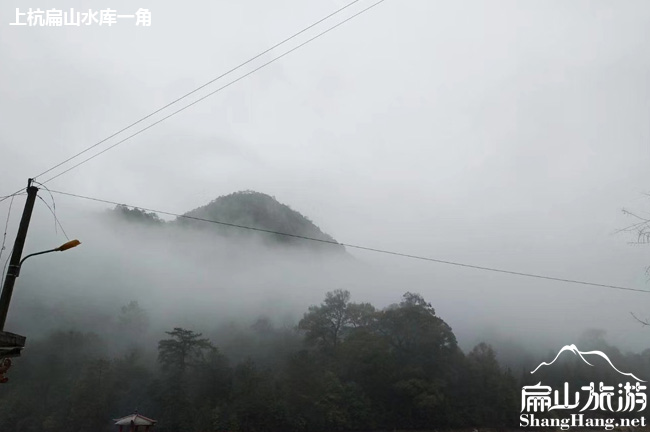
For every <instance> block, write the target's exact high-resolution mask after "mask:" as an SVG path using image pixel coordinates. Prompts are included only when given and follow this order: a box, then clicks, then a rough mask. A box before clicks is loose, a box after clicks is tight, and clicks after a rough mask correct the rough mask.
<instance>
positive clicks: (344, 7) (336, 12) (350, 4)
mask: <svg viewBox="0 0 650 432" xmlns="http://www.w3.org/2000/svg"><path fill="white" fill-rule="evenodd" d="M359 1H360V0H354V1H352V2H350V3H348V4H347V5H345V6H343V7H342V8H340V9H338V10H336V11H334V12H332V13H331V14H329V15H327V16H326V17H324V18H321V19H320V20H318V21H316V22H315V23H313V24H311V25H310V26H308V27H305V28H304V29H302V30H300V31H299V32H297V33H295V34H293V35H292V36H290V37H288V38H286V39H284V40H283V41H281V42H278V43H277V44H275V45H273V46H272V47H271V48H268V49H267V50H265V51H263V52H261V53H260V54H258V55H256V56H255V57H252V58H250V59H249V60H247V61H245V62H244V63H241V64H240V65H238V66H236V67H234V68H232V69H230V70H229V71H227V72H225V73H223V74H221V75H219V76H218V77H216V78H214V79H212V80H210V81H208V82H207V83H205V84H203V85H201V86H200V87H197V88H196V89H194V90H192V91H191V92H189V93H186V94H185V95H183V96H181V97H180V98H178V99H176V100H174V101H172V102H170V103H168V104H167V105H165V106H163V107H162V108H159V109H158V110H156V111H154V112H152V113H151V114H149V115H147V116H145V117H142V118H141V119H140V120H138V121H136V122H134V123H131V124H130V125H128V126H126V127H125V128H123V129H121V130H119V131H117V132H115V133H114V134H112V135H111V136H109V137H107V138H105V139H103V140H101V141H99V142H98V143H96V144H93V145H92V146H90V147H88V148H86V149H84V150H82V151H80V152H79V153H77V154H75V155H73V156H71V157H69V158H68V159H66V160H64V161H63V162H60V163H59V164H57V165H55V166H53V167H51V168H49V169H47V170H45V171H43V172H42V173H40V174H39V175H37V176H34V177H33V178H37V177H40V176H42V175H44V174H46V173H49V172H50V171H52V170H54V169H56V168H58V167H60V166H61V165H64V164H66V163H67V162H70V161H71V160H73V159H76V158H77V157H79V156H81V155H82V154H84V153H86V152H88V151H89V150H92V149H93V148H95V147H97V146H99V145H100V144H102V143H104V142H106V141H108V140H109V139H111V138H113V137H115V136H117V135H119V134H120V133H122V132H124V131H126V130H128V129H130V128H131V127H133V126H135V125H137V124H139V123H141V122H142V121H144V120H146V119H148V118H150V117H152V116H153V115H155V114H157V113H159V112H161V111H163V110H164V109H166V108H168V107H170V106H172V105H174V104H176V103H177V102H180V101H181V100H183V99H185V98H187V97H188V96H190V95H192V94H194V93H196V92H197V91H199V90H201V89H203V88H205V87H207V86H208V85H210V84H212V83H214V82H215V81H217V80H219V79H221V78H223V77H225V76H226V75H229V74H230V73H232V72H234V71H236V70H237V69H240V68H241V67H243V66H245V65H247V64H249V63H250V62H252V61H254V60H256V59H258V58H259V57H261V56H263V55H264V54H267V53H268V52H270V51H272V50H274V49H275V48H277V47H279V46H280V45H283V44H285V43H286V42H288V41H290V40H292V39H294V38H296V37H297V36H299V35H301V34H303V33H304V32H306V31H308V30H310V29H311V28H313V27H315V26H317V25H318V24H320V23H322V22H323V21H326V20H328V19H329V18H331V17H333V16H334V15H337V14H339V13H340V12H342V11H344V10H345V9H347V8H349V7H350V6H352V5H354V4H355V3H358V2H359ZM384 1H385V0H379V1H377V2H376V3H373V4H372V5H370V6H368V7H366V8H365V9H362V10H361V11H359V12H357V13H355V14H354V15H352V16H350V17H348V18H346V19H345V20H343V21H341V22H340V23H338V24H336V25H334V26H332V27H330V28H328V29H327V30H325V31H323V32H321V33H319V34H317V35H316V36H315V37H312V38H311V39H308V40H307V41H306V42H303V43H301V44H300V45H298V46H296V47H294V48H292V49H291V50H289V51H287V52H285V53H284V54H282V55H280V56H278V57H275V58H274V59H272V60H271V61H269V62H267V63H264V64H263V65H262V66H260V67H257V68H255V69H253V71H251V72H249V73H247V74H245V75H243V76H241V77H239V78H237V79H235V80H233V81H231V82H229V83H228V84H226V85H224V86H223V87H220V88H219V89H217V90H215V91H213V92H210V93H208V94H207V95H206V96H204V97H201V98H200V99H198V100H196V101H194V102H192V103H190V104H188V105H186V106H184V107H183V108H181V109H179V110H177V111H175V112H173V113H172V114H170V115H168V116H166V117H164V118H163V119H161V120H159V121H157V122H155V123H153V124H151V125H149V126H147V127H146V128H143V129H141V130H139V131H138V132H136V133H134V134H132V135H130V136H128V137H127V138H125V139H123V140H121V141H119V142H118V143H117V144H114V145H112V146H110V147H108V148H107V149H105V150H103V151H101V152H99V153H97V154H95V155H93V156H92V157H89V158H87V159H85V160H83V161H82V162H80V163H78V164H76V165H73V166H72V167H71V168H69V169H67V170H65V171H63V172H61V173H59V174H57V175H55V176H54V177H51V178H49V179H47V180H46V181H44V182H43V183H47V182H49V181H51V180H53V179H55V178H57V177H59V176H61V175H63V174H65V173H67V172H69V171H71V170H73V169H75V168H77V167H78V166H80V165H83V164H84V163H86V162H88V161H90V160H92V159H94V158H95V157H97V156H99V155H100V154H102V153H105V152H106V151H108V150H110V149H112V148H114V147H116V146H117V145H119V144H122V143H123V142H125V141H127V140H129V139H131V138H133V137H134V136H136V135H138V134H140V133H141V132H144V131H146V130H147V129H149V128H151V127H153V126H155V125H157V124H158V123H161V122H163V121H165V120H167V119H168V118H170V117H172V116H174V115H176V114H178V113H180V112H181V111H184V110H185V109H187V108H189V107H191V106H192V105H194V104H196V103H198V102H200V101H202V100H204V99H206V98H208V97H209V96H212V95H214V94H215V93H217V92H219V91H221V90H223V89H225V88H227V87H229V86H231V85H232V84H234V83H236V82H238V81H240V80H242V79H243V78H246V77H247V76H249V75H251V74H253V73H254V72H257V71H258V70H260V69H262V68H264V67H266V66H268V65H270V64H271V63H273V62H275V61H277V60H279V59H281V58H282V57H284V56H286V55H287V54H290V53H292V52H293V51H295V50H297V49H299V48H301V47H302V46H304V45H306V44H308V43H309V42H311V41H313V40H315V39H317V38H319V37H321V36H323V35H325V34H326V33H329V32H330V31H332V30H334V29H335V28H337V27H339V26H341V25H342V24H344V23H346V22H348V21H350V20H351V19H353V18H355V17H357V16H359V15H361V14H362V13H364V12H366V11H368V10H370V9H372V8H374V7H375V6H377V5H379V4H380V3H383V2H384Z"/></svg>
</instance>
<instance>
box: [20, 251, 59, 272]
mask: <svg viewBox="0 0 650 432" xmlns="http://www.w3.org/2000/svg"><path fill="white" fill-rule="evenodd" d="M57 250H58V249H50V250H46V251H41V252H35V253H33V254H29V255H27V256H26V257H25V258H23V259H21V260H20V263H18V271H19V272H20V268H21V267H22V265H23V262H25V260H26V259H27V258H30V257H33V256H36V255H43V254H46V253H50V252H56V251H57ZM16 277H18V274H17V275H16Z"/></svg>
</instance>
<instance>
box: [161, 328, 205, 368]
mask: <svg viewBox="0 0 650 432" xmlns="http://www.w3.org/2000/svg"><path fill="white" fill-rule="evenodd" d="M165 333H167V334H168V335H170V336H171V337H172V338H171V339H164V340H161V341H160V342H158V361H159V362H160V365H161V366H162V369H163V370H164V371H167V372H168V371H178V372H179V373H180V374H182V373H184V372H185V371H186V369H187V368H188V366H196V365H198V364H200V363H202V362H203V361H205V351H211V350H214V346H213V345H212V344H211V343H210V341H209V340H208V339H205V338H201V336H202V334H201V333H195V332H193V331H192V330H185V329H183V328H180V327H175V328H174V330H172V331H170V332H165Z"/></svg>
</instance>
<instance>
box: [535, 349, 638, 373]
mask: <svg viewBox="0 0 650 432" xmlns="http://www.w3.org/2000/svg"><path fill="white" fill-rule="evenodd" d="M564 351H569V352H572V353H573V354H575V355H577V356H578V357H580V359H581V360H582V361H583V362H585V363H586V364H588V365H589V366H593V364H591V363H589V362H588V361H587V359H585V358H584V356H590V355H596V356H598V357H601V358H603V359H605V360H606V361H607V363H609V365H610V366H611V367H612V369H614V370H615V371H616V372H618V373H619V374H621V375H624V376H627V377H631V378H634V379H635V380H637V381H639V382H646V381H645V380H642V379H640V378H638V377H636V376H635V375H634V374H632V373H631V372H621V371H620V370H618V369H617V368H616V366H614V364H613V363H612V361H611V360H610V359H609V357H607V354H605V353H604V352H602V351H597V350H594V351H580V350H579V349H578V347H576V346H575V345H574V344H571V345H564V346H563V347H562V348H561V349H560V351H559V352H558V353H557V355H556V356H555V358H554V359H553V361H551V362H550V363H546V362H541V363H540V364H539V366H537V367H536V368H535V370H533V371H532V372H531V375H532V374H534V373H535V372H537V370H539V368H541V367H542V366H550V365H552V364H553V363H555V361H556V360H557V359H558V358H559V357H560V355H561V354H562V353H563V352H564Z"/></svg>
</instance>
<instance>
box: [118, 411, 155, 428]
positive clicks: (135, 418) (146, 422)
mask: <svg viewBox="0 0 650 432" xmlns="http://www.w3.org/2000/svg"><path fill="white" fill-rule="evenodd" d="M114 421H115V424H116V425H117V426H124V425H130V424H131V423H133V424H134V425H136V426H153V425H155V424H156V420H152V419H150V418H148V417H145V416H143V415H140V414H131V415H130V416H126V417H122V418H120V419H114Z"/></svg>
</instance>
